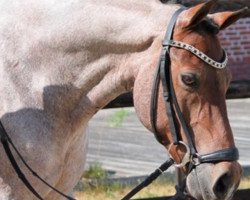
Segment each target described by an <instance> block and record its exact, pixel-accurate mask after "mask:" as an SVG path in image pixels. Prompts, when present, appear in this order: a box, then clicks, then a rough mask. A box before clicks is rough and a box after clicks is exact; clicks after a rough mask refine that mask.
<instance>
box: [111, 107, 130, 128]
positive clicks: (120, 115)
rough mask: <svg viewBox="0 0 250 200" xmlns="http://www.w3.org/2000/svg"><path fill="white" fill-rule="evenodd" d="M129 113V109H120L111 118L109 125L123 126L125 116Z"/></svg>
mask: <svg viewBox="0 0 250 200" xmlns="http://www.w3.org/2000/svg"><path fill="white" fill-rule="evenodd" d="M128 115H129V111H128V110H126V109H124V108H121V109H119V110H118V111H116V112H115V113H114V114H113V115H112V116H111V118H110V119H109V127H115V128H117V127H121V126H122V123H123V121H124V119H125V117H127V116H128Z"/></svg>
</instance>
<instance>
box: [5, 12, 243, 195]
mask: <svg viewBox="0 0 250 200" xmlns="http://www.w3.org/2000/svg"><path fill="white" fill-rule="evenodd" d="M183 10H184V8H180V9H179V10H177V11H176V12H175V13H174V15H173V16H172V18H171V20H170V23H169V25H168V28H167V32H166V35H165V38H164V41H163V48H162V51H161V56H160V60H159V65H158V68H157V70H156V75H155V78H154V83H153V87H152V98H151V107H150V119H151V125H152V128H153V132H154V134H155V137H156V138H157V140H158V141H159V142H160V143H164V141H163V138H161V137H160V135H159V133H158V132H157V127H156V117H157V113H156V110H157V109H156V108H157V97H158V89H159V83H160V80H161V83H162V86H163V96H164V101H165V105H166V114H167V116H168V120H169V125H170V130H171V134H172V137H173V141H174V142H173V143H172V144H171V145H170V147H169V148H170V149H171V148H172V146H174V145H182V146H184V147H185V148H186V154H185V156H184V157H183V159H182V162H181V163H178V164H177V163H175V161H174V160H173V159H172V158H170V159H169V160H168V161H167V162H165V163H163V164H162V165H161V166H160V167H159V168H158V169H157V170H156V171H155V172H154V173H152V174H151V175H150V176H149V177H148V179H146V180H145V181H144V182H143V183H141V184H140V185H138V186H137V187H136V188H135V189H134V190H132V191H131V192H130V193H128V194H127V195H126V196H125V197H124V198H123V200H128V199H130V198H131V197H132V196H133V195H134V194H136V193H137V192H138V191H140V190H141V189H142V188H143V187H145V186H147V185H148V184H150V183H151V182H152V181H153V180H155V179H156V178H157V177H158V176H159V175H160V174H161V173H162V172H163V171H165V170H166V169H168V168H169V167H170V166H171V165H172V164H175V166H176V167H184V166H186V165H188V169H189V170H188V172H190V171H191V170H192V169H193V168H194V167H195V166H197V165H200V164H202V163H215V162H221V161H235V160H238V158H239V153H238V149H237V148H236V147H231V148H227V149H221V150H219V151H215V152H212V153H208V154H204V155H200V154H199V153H198V152H197V150H196V148H195V144H194V142H193V139H192V134H191V130H190V128H189V127H188V125H187V124H186V121H185V119H184V116H183V114H182V112H181V109H180V108H179V105H178V102H177V98H176V95H175V91H174V87H173V82H172V76H171V62H170V61H171V60H170V56H169V51H170V47H171V46H173V47H177V48H182V49H186V50H188V51H190V52H191V53H193V54H195V55H196V56H197V57H199V58H200V59H202V60H203V61H204V62H206V63H208V64H209V65H211V66H213V67H216V68H218V69H221V68H224V67H225V66H226V63H227V56H226V53H225V52H224V61H223V62H222V63H218V62H216V61H214V60H213V59H211V58H209V57H208V56H206V55H205V54H203V53H202V52H200V51H199V50H198V49H196V48H195V47H193V46H191V45H189V44H186V43H183V42H179V41H173V40H171V39H172V34H173V30H174V25H175V22H176V20H177V17H178V15H179V14H180V13H181V12H182V11H183ZM176 118H178V119H179V122H180V125H181V126H182V128H183V130H184V132H185V135H186V138H187V141H188V144H186V143H185V142H183V141H182V140H181V136H180V133H179V132H178V131H177V124H178V122H177V119H176ZM0 138H1V142H2V145H3V147H4V150H5V152H6V154H7V156H8V158H9V160H10V162H11V164H12V166H13V168H14V169H15V171H16V173H17V174H18V177H19V178H20V179H21V180H22V182H23V183H24V184H25V186H26V187H27V188H28V189H29V190H30V191H31V192H32V193H33V194H34V195H35V196H36V197H37V198H38V199H41V200H42V199H43V198H42V197H41V196H40V194H39V193H38V192H37V191H36V190H35V189H34V188H33V187H32V185H31V184H30V183H29V181H28V180H27V178H26V177H25V175H24V174H23V172H22V171H21V169H20V167H19V166H18V164H17V162H16V160H15V158H14V156H13V154H12V152H11V149H10V147H9V144H10V145H11V146H12V148H13V149H14V151H15V152H16V154H17V155H18V157H19V159H20V160H21V161H22V162H23V164H24V166H25V167H26V168H27V169H28V170H29V171H30V172H31V173H32V175H33V176H35V177H36V178H37V179H39V180H40V181H41V182H42V183H43V184H45V185H47V186H48V187H49V188H51V189H52V190H54V191H55V192H57V193H58V194H60V195H62V196H64V197H65V198H66V199H70V200H74V198H72V197H69V196H67V195H65V194H63V193H62V192H60V191H59V190H57V189H56V188H54V187H52V186H51V185H50V184H48V183H47V182H46V181H45V180H44V179H42V178H41V177H40V176H39V175H38V174H37V173H36V172H35V171H34V170H33V169H32V168H31V167H30V166H29V165H28V164H27V163H26V161H25V160H24V159H23V157H22V155H21V154H20V153H19V151H18V150H17V148H16V147H15V145H14V144H13V142H12V140H11V138H10V137H9V135H8V134H7V132H6V130H5V128H4V126H3V124H2V122H1V121H0Z"/></svg>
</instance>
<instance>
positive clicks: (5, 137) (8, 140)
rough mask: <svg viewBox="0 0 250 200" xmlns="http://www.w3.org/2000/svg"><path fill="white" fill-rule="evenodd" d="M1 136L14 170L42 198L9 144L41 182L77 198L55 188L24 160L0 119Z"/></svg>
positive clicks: (60, 193)
mask: <svg viewBox="0 0 250 200" xmlns="http://www.w3.org/2000/svg"><path fill="white" fill-rule="evenodd" d="M0 137H1V143H2V145H3V148H4V150H5V153H6V155H7V157H8V158H9V161H10V163H11V165H12V167H13V168H14V170H15V171H16V173H17V175H18V177H19V178H20V179H21V181H22V182H23V183H24V185H25V186H26V187H27V188H28V189H29V190H30V191H31V192H32V193H33V194H34V195H35V196H36V197H37V198H38V199H40V200H43V198H42V197H41V195H40V194H39V193H38V192H37V191H36V190H35V189H34V188H33V186H32V185H31V184H30V182H29V181H28V179H27V178H26V176H25V175H24V173H23V172H22V170H21V169H20V167H19V165H18V164H17V162H16V160H15V158H14V156H13V154H12V152H11V150H10V146H9V144H10V145H11V146H12V148H13V149H14V151H15V152H16V154H17V155H18V157H19V158H20V160H21V161H22V162H23V164H24V166H25V167H26V168H27V169H28V170H29V171H30V172H31V173H32V175H33V176H34V177H36V178H37V179H39V180H40V181H41V182H43V183H44V184H45V185H47V186H48V187H49V188H51V189H52V190H54V191H55V192H57V193H58V194H59V195H61V196H63V197H65V198H66V199H68V200H76V199H74V198H72V197H70V196H67V195H66V194H64V193H62V192H61V191H59V190H57V189H56V188H54V187H53V186H52V185H50V184H49V183H47V182H46V181H45V180H44V179H42V178H41V177H40V176H39V175H38V174H37V173H36V172H35V171H34V170H33V169H32V168H31V167H30V166H29V165H28V163H26V161H25V160H24V158H23V157H22V155H21V154H20V152H19V151H18V150H17V148H16V146H15V145H14V143H13V142H12V140H11V138H10V137H9V136H8V134H7V132H6V130H5V128H4V126H3V124H2V122H1V121H0Z"/></svg>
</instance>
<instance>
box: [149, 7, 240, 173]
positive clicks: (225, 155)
mask: <svg viewBox="0 0 250 200" xmlns="http://www.w3.org/2000/svg"><path fill="white" fill-rule="evenodd" d="M183 10H185V8H183V7H182V8H180V9H179V10H177V11H176V12H175V13H174V15H173V17H172V19H171V21H170V23H169V25H168V28H167V32H166V34H165V38H164V41H163V44H162V45H163V48H162V51H161V56H160V60H159V65H158V68H157V70H156V75H155V78H154V82H153V87H152V96H151V107H150V119H151V120H150V121H151V125H152V128H153V132H154V134H155V137H156V139H157V140H158V141H159V142H160V143H164V139H163V138H162V137H161V136H160V134H159V133H158V132H157V127H156V117H157V113H156V111H157V97H158V89H159V83H160V81H161V83H162V88H163V97H164V102H165V107H166V114H167V116H168V120H169V126H170V131H171V134H172V138H173V144H172V145H182V146H184V147H185V148H186V150H187V153H188V154H190V155H186V157H184V158H185V159H184V160H183V162H182V163H181V164H180V165H179V166H181V167H183V166H185V165H186V164H189V169H190V170H191V169H192V168H193V167H194V166H197V165H199V164H202V163H214V162H220V161H235V160H238V158H239V153H238V149H237V148H236V147H231V148H226V149H222V150H218V151H215V152H212V153H208V154H204V155H200V154H199V153H198V152H197V150H196V148H195V144H194V141H193V139H192V134H191V130H190V127H189V126H188V125H187V123H186V121H185V118H184V116H183V114H182V111H181V109H180V107H179V105H178V101H177V97H176V94H175V90H174V86H173V81H172V76H171V59H170V55H169V53H170V45H169V43H170V42H169V41H171V39H172V35H173V30H174V26H175V22H176V20H177V17H178V15H179V14H180V13H181V12H182V11H183ZM177 119H179V123H180V126H181V127H182V129H183V131H184V133H185V136H186V139H187V143H188V144H185V142H183V141H181V135H180V133H179V132H178V129H177V125H178V121H177ZM170 148H171V145H170ZM177 166H178V165H177ZM190 170H189V171H190Z"/></svg>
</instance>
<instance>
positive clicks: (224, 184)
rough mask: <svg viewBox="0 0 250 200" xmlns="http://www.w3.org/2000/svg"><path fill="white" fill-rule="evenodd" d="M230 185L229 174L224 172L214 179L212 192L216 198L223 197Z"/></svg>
mask: <svg viewBox="0 0 250 200" xmlns="http://www.w3.org/2000/svg"><path fill="white" fill-rule="evenodd" d="M230 186H231V176H230V175H229V174H228V173H225V174H223V175H222V176H221V177H220V178H218V180H217V181H216V183H215V185H214V187H213V191H214V194H215V195H216V197H218V198H223V197H225V195H226V194H227V192H228V189H229V188H230Z"/></svg>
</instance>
